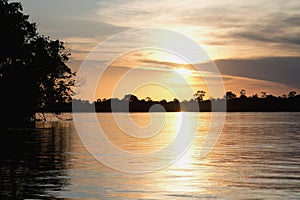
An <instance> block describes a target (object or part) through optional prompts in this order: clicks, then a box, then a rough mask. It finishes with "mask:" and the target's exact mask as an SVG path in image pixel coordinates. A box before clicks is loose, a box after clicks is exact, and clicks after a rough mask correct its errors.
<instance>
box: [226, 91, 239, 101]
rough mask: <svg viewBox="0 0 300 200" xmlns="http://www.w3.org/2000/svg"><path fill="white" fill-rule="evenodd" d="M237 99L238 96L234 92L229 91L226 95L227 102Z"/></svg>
mask: <svg viewBox="0 0 300 200" xmlns="http://www.w3.org/2000/svg"><path fill="white" fill-rule="evenodd" d="M235 98H236V94H234V93H233V92H232V91H228V92H226V94H225V99H226V100H232V99H235Z"/></svg>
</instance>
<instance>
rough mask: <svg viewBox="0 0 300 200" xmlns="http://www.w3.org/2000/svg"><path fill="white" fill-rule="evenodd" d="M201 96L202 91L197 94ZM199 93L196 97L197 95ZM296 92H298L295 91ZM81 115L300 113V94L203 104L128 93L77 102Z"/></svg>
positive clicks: (67, 108)
mask: <svg viewBox="0 0 300 200" xmlns="http://www.w3.org/2000/svg"><path fill="white" fill-rule="evenodd" d="M197 93H198V92H197ZM197 93H196V94H197ZM292 93H294V92H292ZM73 103H75V104H76V107H77V108H79V109H77V111H79V112H90V111H91V112H93V111H96V112H149V111H150V108H151V107H152V106H154V105H161V106H162V107H163V108H164V109H165V111H166V112H179V111H186V112H199V111H200V112H211V111H212V105H214V107H215V108H214V110H213V111H223V106H224V103H227V111H228V112H299V111H300V95H296V94H294V95H293V97H289V98H283V97H282V96H278V97H276V96H274V95H271V94H269V95H266V96H265V97H261V98H260V97H258V95H257V94H255V95H253V96H249V97H247V96H246V94H245V93H244V95H241V97H239V98H237V97H236V95H235V94H234V93H233V92H231V91H229V92H226V95H224V98H223V99H219V98H218V99H214V98H211V99H209V100H203V99H202V101H199V99H197V98H193V99H191V100H189V101H187V100H183V101H182V102H180V101H179V100H178V99H174V100H173V101H167V100H165V99H162V100H160V101H154V100H151V98H150V97H147V98H146V99H141V100H139V99H138V98H137V97H136V96H135V95H132V94H128V95H125V97H124V98H123V99H122V100H120V99H118V98H112V99H97V100H96V101H95V102H93V103H89V102H88V101H86V100H73ZM46 111H47V112H72V103H64V104H57V105H55V106H53V107H49V108H48V110H46Z"/></svg>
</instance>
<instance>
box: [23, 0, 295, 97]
mask: <svg viewBox="0 0 300 200" xmlns="http://www.w3.org/2000/svg"><path fill="white" fill-rule="evenodd" d="M21 3H22V5H23V7H24V11H25V13H26V14H29V15H30V19H31V20H32V21H34V22H37V24H38V30H39V32H40V33H42V34H45V35H49V36H50V37H51V38H52V39H57V38H58V39H61V40H63V41H65V42H66V43H67V45H68V47H69V48H71V50H72V57H71V61H70V63H69V65H70V66H71V67H72V68H73V69H74V70H78V69H79V67H80V65H81V63H82V61H83V60H85V58H86V56H87V55H88V53H89V52H90V51H91V50H92V49H93V48H94V47H95V46H96V45H98V44H99V43H100V42H102V41H104V40H106V39H107V38H109V37H111V36H113V35H114V34H118V33H120V32H123V31H127V30H130V29H132V28H140V27H158V28H167V29H169V30H174V31H177V32H179V33H181V34H184V35H186V36H187V37H188V38H191V39H192V40H194V41H196V42H197V43H198V44H199V45H200V46H201V47H202V48H203V49H204V50H205V51H206V52H207V54H208V56H209V57H210V58H211V59H212V60H214V61H215V64H216V66H217V67H218V68H219V70H220V72H221V74H222V78H223V81H224V85H225V89H226V91H234V92H236V93H239V91H240V90H241V89H245V90H246V91H247V95H252V94H255V93H258V94H259V95H260V92H261V91H266V92H267V93H272V94H275V95H281V94H286V93H287V92H288V91H291V90H295V91H297V92H298V93H299V92H300V78H299V74H300V1H299V0H287V1H286V0H252V1H245V0H222V1H217V0H211V1H204V0H187V1H177V0H164V1H158V0H154V1H144V0H130V1H129V0H123V1H121V0H109V1H108V0H107V1H103V0H88V1H83V0H81V1H80V0H51V1H49V0H39V1H37V0H22V1H21ZM141 37H142V36H141V35H137V38H141ZM170 45H171V44H170ZM183 46H184V45H183ZM183 48H184V47H183ZM110 51H113V49H110ZM108 53H109V52H108ZM104 56H105V55H104ZM99 59H100V58H99ZM194 62H200V63H203V64H205V60H201V59H200V58H199V60H198V61H194ZM130 69H131V70H132V69H135V70H133V71H132V74H129V75H128V77H127V79H126V81H123V82H122V83H121V86H118V89H117V90H116V91H113V89H114V88H116V84H117V83H118V81H119V80H120V79H121V78H122V76H124V74H125V73H126V72H128V70H130ZM178 76H180V77H181V78H183V79H184V80H186V81H187V83H188V84H189V85H190V86H191V88H192V90H193V91H197V90H205V91H207V92H208V90H207V86H206V85H205V83H204V82H203V78H206V77H205V76H207V77H209V76H211V77H213V76H216V74H210V72H209V71H207V72H204V73H202V77H201V76H200V75H199V74H198V73H197V71H196V70H195V69H194V68H193V67H191V66H190V65H188V64H187V63H185V62H184V61H182V60H181V59H180V58H178V57H176V56H174V55H172V54H168V53H166V52H159V51H149V50H144V51H141V50H140V51H133V52H129V53H128V54H126V55H123V56H122V57H120V58H118V59H116V60H115V61H114V62H113V63H111V65H110V67H109V69H108V71H107V72H106V73H105V74H104V76H103V78H102V79H101V80H100V81H99V87H98V89H97V91H96V94H95V95H94V96H95V99H96V98H110V97H111V96H114V97H118V98H122V97H123V96H124V95H125V94H127V93H134V94H136V95H137V96H138V97H139V98H145V97H147V96H150V97H152V98H153V99H157V100H160V99H167V100H171V99H173V98H178V99H180V100H184V99H187V100H189V99H191V98H192V93H193V92H191V91H190V90H187V89H186V83H184V81H183V82H181V81H178V80H179V79H180V78H179V79H178ZM203 76H204V77H203ZM145 77H146V79H147V81H148V82H147V83H150V82H151V81H152V82H153V83H157V82H159V83H160V82H161V84H152V85H151V84H148V85H143V84H141V83H142V81H141V80H144V78H145ZM98 78H99V77H98ZM183 79H180V80H183ZM164 83H166V85H165V86H162V85H164ZM167 83H168V84H167ZM138 84H140V85H138ZM131 88H135V90H134V91H132V89H131ZM173 89H176V90H177V91H178V94H177V95H175V93H174V92H173V91H172V90H173ZM208 93H209V92H208ZM208 96H209V94H208ZM221 96H222V94H220V95H219V96H215V95H214V97H221Z"/></svg>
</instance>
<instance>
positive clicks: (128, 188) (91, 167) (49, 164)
mask: <svg viewBox="0 0 300 200" xmlns="http://www.w3.org/2000/svg"><path fill="white" fill-rule="evenodd" d="M177 115H178V114H176V113H170V114H168V115H167V119H168V120H169V121H170V123H169V124H168V123H167V124H166V126H165V128H164V130H163V131H162V136H159V139H158V140H156V141H155V140H151V141H150V142H152V143H153V145H154V144H155V145H156V146H160V144H162V145H163V144H164V143H167V142H169V141H170V138H172V132H173V131H175V129H176V127H175V128H174V124H176V120H177ZM189 115H190V117H191V120H193V119H195V118H197V117H199V114H198V113H190V114H189ZM201 115H202V117H203V120H202V121H201V123H202V124H200V127H199V133H198V134H197V136H196V138H195V141H194V143H193V145H192V146H191V148H190V149H189V151H188V152H187V153H186V154H185V155H184V156H183V157H182V159H180V160H179V161H178V162H176V163H174V164H172V165H170V166H168V167H166V168H164V169H162V170H159V171H155V172H153V173H144V174H130V173H123V172H120V171H116V170H113V169H110V168H108V167H106V166H105V165H103V164H101V163H99V162H98V161H97V160H95V159H94V158H93V157H92V156H91V155H90V154H89V153H88V152H87V150H86V149H85V147H84V146H83V145H82V143H81V141H80V139H79V137H78V135H77V133H76V130H75V128H74V124H73V122H71V121H52V122H46V123H45V122H39V123H38V128H36V129H29V130H8V131H5V132H4V131H2V132H1V134H0V142H1V154H0V162H1V163H0V169H1V180H0V199H49V198H52V199H56V198H57V199H59V198H62V199H300V123H299V121H300V113H228V114H227V117H226V123H225V126H224V128H223V132H222V134H221V136H220V138H219V140H218V143H217V145H216V146H215V148H214V149H213V151H212V152H211V153H210V154H209V155H208V156H207V157H206V158H205V159H201V158H199V154H198V153H199V149H200V146H201V142H202V139H203V134H205V130H207V127H208V121H209V119H210V113H202V114H201ZM131 117H132V118H133V120H136V122H137V123H140V124H147V123H148V121H149V116H148V114H146V113H145V114H141V113H140V114H132V116H131ZM98 118H99V119H100V120H102V124H104V126H106V128H107V129H108V130H110V133H109V134H111V135H109V136H108V137H109V138H110V139H112V140H113V142H114V143H115V144H118V145H119V146H120V147H124V148H127V149H128V150H133V151H136V150H140V151H147V150H148V148H150V147H151V148H153V145H149V144H147V145H143V144H142V145H140V144H137V143H134V144H135V145H133V142H132V141H129V140H127V139H126V138H123V136H122V137H121V136H120V137H115V136H116V133H118V132H119V130H117V128H116V127H114V126H113V120H112V116H111V114H98ZM123 123H126V120H125V121H124V122H123ZM164 133H168V134H165V135H164ZM164 138H165V139H164ZM111 156H114V155H111ZM161 156H162V157H164V156H165V155H161Z"/></svg>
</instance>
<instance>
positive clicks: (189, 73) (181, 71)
mask: <svg viewBox="0 0 300 200" xmlns="http://www.w3.org/2000/svg"><path fill="white" fill-rule="evenodd" d="M174 71H175V72H176V73H178V74H179V75H182V76H192V75H193V72H192V71H191V70H188V69H185V68H177V69H174Z"/></svg>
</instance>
